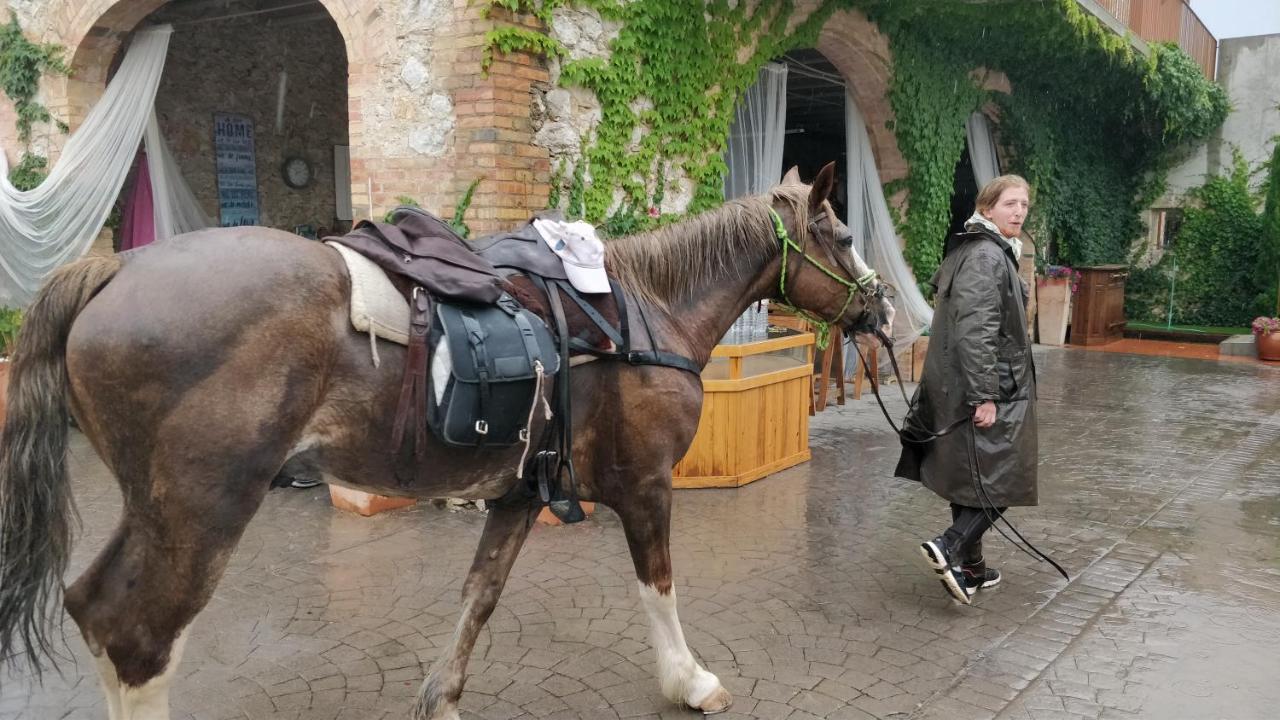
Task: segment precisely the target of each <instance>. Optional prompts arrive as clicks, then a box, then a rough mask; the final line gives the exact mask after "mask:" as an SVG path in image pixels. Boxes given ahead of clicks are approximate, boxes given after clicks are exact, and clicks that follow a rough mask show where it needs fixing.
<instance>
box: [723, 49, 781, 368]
mask: <svg viewBox="0 0 1280 720" xmlns="http://www.w3.org/2000/svg"><path fill="white" fill-rule="evenodd" d="M786 136H787V66H786V65H785V64H783V63H768V64H766V65H765V66H764V67H762V68H760V74H759V76H758V77H757V79H756V82H755V84H754V85H752V86H751V87H749V88H747V92H746V93H745V94H744V95H743V97H742V100H741V101H740V102H739V103H738V107H737V109H736V111H735V112H734V117H733V124H732V126H730V128H729V142H728V147H727V148H726V149H725V158H724V160H725V164H726V165H727V166H728V168H729V172H728V173H726V174H725V179H724V197H725V199H726V200H732V199H734V198H739V197H744V196H748V195H762V194H764V193H767V192H769V190H771V189H772V188H773V186H774V185H777V184H778V181H779V180H781V179H782V147H783V143H784V142H785V141H786ZM768 324H769V307H768V303H766V302H760V303H757V304H754V305H752V306H751V307H749V308H747V311H746V312H744V313H743V314H742V316H741V317H739V318H738V319H737V320H735V321H734V323H733V326H732V327H730V328H729V332H728V333H727V334H726V335H725V338H724V342H727V343H741V342H748V341H753V340H763V339H765V336H766V333H767V330H768Z"/></svg>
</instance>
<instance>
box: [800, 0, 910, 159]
mask: <svg viewBox="0 0 1280 720" xmlns="http://www.w3.org/2000/svg"><path fill="white" fill-rule="evenodd" d="M815 47H816V48H817V50H818V51H819V52H821V53H822V54H823V55H825V56H826V57H827V60H829V61H830V62H831V64H832V65H834V66H835V67H836V70H838V71H839V72H840V75H841V77H843V78H844V81H845V87H847V88H848V90H849V92H850V94H852V95H853V97H854V100H856V101H857V103H858V109H859V110H861V111H862V116H863V118H865V119H866V123H867V134H868V135H869V136H870V138H871V149H872V152H873V153H874V154H875V158H876V167H878V168H879V169H880V181H881V182H890V181H892V180H897V179H898V178H903V177H906V175H907V161H906V160H905V159H904V158H903V157H902V153H901V152H900V151H899V150H898V140H897V138H896V137H895V136H894V134H893V130H891V129H890V128H891V127H892V124H893V119H894V115H893V108H892V107H891V106H890V105H889V80H890V78H891V76H892V74H893V57H892V55H891V53H890V51H889V40H888V38H886V37H885V36H884V35H882V34H881V33H880V30H879V29H878V28H877V27H876V26H875V24H873V23H872V22H871V21H870V20H868V19H867V18H866V16H865V15H863V14H861V13H858V12H855V11H852V10H843V11H840V12H837V13H835V14H833V15H832V16H831V19H830V20H828V21H827V23H826V24H825V25H824V26H823V27H822V32H821V33H820V34H819V36H818V42H817V45H816V46H815Z"/></svg>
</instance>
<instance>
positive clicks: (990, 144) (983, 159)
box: [965, 112, 1000, 190]
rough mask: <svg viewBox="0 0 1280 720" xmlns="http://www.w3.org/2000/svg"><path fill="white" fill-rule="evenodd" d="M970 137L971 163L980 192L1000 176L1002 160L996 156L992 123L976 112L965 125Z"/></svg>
mask: <svg viewBox="0 0 1280 720" xmlns="http://www.w3.org/2000/svg"><path fill="white" fill-rule="evenodd" d="M965 130H966V132H967V134H968V136H969V161H970V163H971V164H972V165H973V179H974V180H976V181H977V182H978V190H982V187H983V186H984V185H986V184H987V183H989V182H991V181H992V180H995V179H996V177H998V176H999V175H1000V159H999V158H998V157H997V156H996V142H995V139H994V138H993V137H992V135H991V121H989V120H987V116H986V115H983V114H982V113H980V112H976V113H974V114H972V115H970V116H969V120H968V121H967V122H966V123H965Z"/></svg>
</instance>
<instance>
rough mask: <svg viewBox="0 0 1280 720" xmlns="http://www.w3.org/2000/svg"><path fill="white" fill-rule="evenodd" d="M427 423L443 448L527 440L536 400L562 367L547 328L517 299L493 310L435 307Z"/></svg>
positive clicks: (488, 307) (491, 307) (467, 305)
mask: <svg viewBox="0 0 1280 720" xmlns="http://www.w3.org/2000/svg"><path fill="white" fill-rule="evenodd" d="M431 348H432V357H431V381H430V383H429V388H428V391H427V422H428V424H429V425H430V426H431V430H432V432H434V433H435V434H436V437H438V438H440V440H441V442H444V443H445V444H447V445H454V446H459V447H481V446H485V447H494V448H498V447H510V446H511V445H514V444H516V443H518V442H523V441H524V440H525V439H526V438H527V433H528V428H527V427H526V424H527V423H528V421H529V418H530V414H531V413H530V410H531V408H532V407H533V405H534V403H535V402H541V401H540V399H539V398H538V397H537V391H538V376H539V367H540V368H541V375H542V383H543V386H544V388H545V389H544V391H543V392H549V387H547V386H548V384H549V383H551V382H552V381H553V378H554V376H555V374H556V372H557V371H558V370H559V368H560V358H559V356H558V355H557V353H556V345H555V342H554V341H553V340H552V338H551V332H550V331H549V330H548V329H547V326H546V324H545V323H543V322H542V319H541V318H539V317H538V316H537V315H534V314H533V313H531V312H529V311H528V310H525V309H524V308H523V307H521V306H520V305H519V303H517V302H516V301H515V300H514V299H513V298H512V297H511V296H509V295H505V294H504V295H503V296H502V297H501V298H499V299H498V302H497V303H496V304H493V305H478V304H472V303H452V304H450V303H445V302H437V303H436V322H434V323H433V324H432V329H431Z"/></svg>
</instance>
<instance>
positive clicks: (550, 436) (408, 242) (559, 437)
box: [326, 207, 701, 522]
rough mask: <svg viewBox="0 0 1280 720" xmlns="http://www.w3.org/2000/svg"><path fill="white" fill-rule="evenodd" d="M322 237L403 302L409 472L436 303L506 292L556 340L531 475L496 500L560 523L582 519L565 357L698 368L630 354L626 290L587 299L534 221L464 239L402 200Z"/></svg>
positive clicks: (417, 454)
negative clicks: (383, 214) (540, 511)
mask: <svg viewBox="0 0 1280 720" xmlns="http://www.w3.org/2000/svg"><path fill="white" fill-rule="evenodd" d="M326 239H327V240H330V241H333V242H338V243H340V244H342V245H345V246H347V247H349V248H351V249H353V250H355V251H357V252H359V253H361V254H362V255H364V256H366V257H368V258H369V259H370V260H372V261H373V262H374V263H375V264H377V265H378V266H379V267H381V268H382V269H383V270H385V271H386V272H387V275H388V277H390V278H391V280H392V282H393V284H395V286H396V287H397V288H398V289H399V290H400V291H401V292H402V293H403V294H404V295H405V298H406V299H407V300H408V301H409V308H410V331H409V349H408V355H407V358H406V361H405V369H404V380H403V382H402V383H401V389H400V398H399V402H398V404H397V408H396V415H395V422H394V424H393V431H392V438H391V447H392V450H393V452H399V451H400V450H401V449H402V448H404V438H405V434H406V432H407V431H408V429H409V427H410V422H409V421H410V418H412V420H413V424H412V427H413V429H414V442H413V457H414V459H415V461H416V462H415V474H416V473H418V472H422V471H423V469H424V468H425V466H426V463H425V462H423V461H424V460H425V452H426V433H427V408H426V404H427V401H426V397H427V392H428V387H427V378H428V367H429V360H430V358H429V347H428V338H429V336H430V334H431V324H432V317H433V310H432V308H433V304H434V303H436V302H446V303H474V304H478V305H493V304H497V303H498V302H499V300H500V299H502V298H504V297H505V296H510V297H511V298H514V299H515V300H516V301H517V302H518V303H519V305H521V306H523V307H524V308H525V309H527V310H529V311H531V312H533V313H534V314H535V315H537V316H538V317H540V318H542V320H543V321H544V322H545V323H546V324H547V326H548V327H549V328H551V329H552V331H553V334H554V335H555V337H556V338H557V339H558V345H559V348H558V351H559V356H560V363H559V371H558V372H557V374H556V378H555V387H556V401H555V403H554V404H555V406H556V408H555V412H554V417H553V420H552V421H551V422H550V423H548V425H547V430H546V431H545V432H544V434H543V437H542V438H541V440H540V442H539V448H540V449H539V451H538V452H536V453H534V454H533V456H532V459H531V460H530V461H529V464H528V469H529V470H530V471H531V472H528V473H524V472H523V471H524V469H521V472H522V474H523V475H524V476H525V477H528V478H529V479H530V481H531V482H530V483H518V484H517V486H516V487H515V488H514V489H513V491H512V493H509V494H508V496H507V497H505V498H502V499H500V500H499V501H500V502H502V501H517V500H518V501H522V502H527V501H528V500H530V499H532V498H535V497H536V498H538V499H539V500H540V501H541V502H542V503H544V504H547V505H548V506H549V507H550V508H551V510H552V512H554V513H555V514H556V515H557V516H558V517H560V519H561V520H562V521H565V522H577V521H578V520H581V519H582V518H583V517H584V515H583V513H582V510H581V507H580V506H579V504H578V498H577V480H576V477H575V476H574V470H573V462H572V457H571V455H572V453H571V452H570V451H571V449H572V444H573V441H572V434H571V429H572V422H571V418H570V416H569V411H570V403H569V387H570V383H569V379H568V376H569V369H570V362H569V360H570V356H571V355H573V354H584V353H585V354H590V355H594V356H597V357H601V358H609V359H616V360H622V361H625V362H628V363H630V364H634V365H663V366H667V367H675V368H679V369H682V370H685V371H688V372H691V373H694V374H695V375H699V376H700V373H701V368H700V367H699V366H698V365H697V364H696V363H694V362H693V361H692V360H690V359H688V358H685V357H682V356H679V355H675V354H673V353H668V352H664V351H660V350H657V349H651V350H645V351H638V352H637V351H633V350H632V349H631V343H630V328H629V327H628V322H627V300H626V294H625V293H624V292H623V291H622V288H621V287H620V286H619V285H618V284H617V283H616V282H615V281H613V279H612V278H611V279H610V285H611V287H612V290H613V291H612V292H611V293H607V294H599V295H590V296H584V295H582V294H581V293H579V292H577V291H576V290H575V289H574V288H573V286H572V285H571V284H570V283H569V281H568V278H567V276H566V275H565V273H564V266H563V264H562V263H561V261H560V258H559V256H557V255H556V254H555V253H554V252H552V250H551V248H550V247H548V246H547V244H546V243H545V242H543V240H542V238H541V236H540V235H539V234H538V232H537V230H536V228H534V227H533V224H532V222H529V223H527V224H525V225H523V226H521V227H519V228H517V229H515V230H513V231H510V232H506V233H498V234H495V235H490V236H486V237H483V238H480V239H478V240H476V241H474V243H473V244H468V243H467V242H466V241H464V240H463V239H462V238H461V237H459V236H458V234H457V233H455V232H454V231H453V228H451V227H450V226H449V225H448V224H447V223H445V222H444V221H443V220H441V219H440V218H438V217H436V216H435V215H432V214H431V213H428V212H426V211H424V210H421V209H418V208H407V207H401V208H397V209H396V210H395V211H394V212H393V213H392V216H391V222H390V223H383V222H374V221H367V220H366V221H362V222H361V223H360V224H359V225H357V226H356V228H355V229H354V230H352V232H350V233H348V234H347V235H345V236H342V237H334V238H326ZM504 302H505V301H504ZM637 313H638V316H639V318H640V319H641V322H642V324H644V325H645V329H646V332H647V323H646V322H644V313H643V309H642V308H639V307H637Z"/></svg>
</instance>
